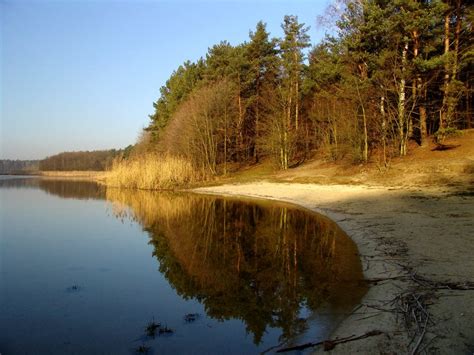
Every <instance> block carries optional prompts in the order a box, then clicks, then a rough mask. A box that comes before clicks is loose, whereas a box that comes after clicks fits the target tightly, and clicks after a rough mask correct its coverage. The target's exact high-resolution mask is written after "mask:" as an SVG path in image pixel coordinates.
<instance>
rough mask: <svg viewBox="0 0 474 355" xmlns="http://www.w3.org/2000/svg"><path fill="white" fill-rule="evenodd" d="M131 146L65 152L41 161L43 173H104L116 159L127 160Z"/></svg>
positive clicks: (40, 167) (40, 165) (40, 166)
mask: <svg viewBox="0 0 474 355" xmlns="http://www.w3.org/2000/svg"><path fill="white" fill-rule="evenodd" d="M131 148H132V147H131V146H129V147H127V148H125V149H110V150H94V151H85V152H63V153H59V154H56V155H52V156H50V157H47V158H45V159H43V160H40V161H39V170H41V171H73V170H76V171H85V170H94V171H104V170H106V169H108V168H110V167H111V166H112V161H113V159H115V158H121V159H123V158H126V157H127V155H128V154H129V153H130V150H131Z"/></svg>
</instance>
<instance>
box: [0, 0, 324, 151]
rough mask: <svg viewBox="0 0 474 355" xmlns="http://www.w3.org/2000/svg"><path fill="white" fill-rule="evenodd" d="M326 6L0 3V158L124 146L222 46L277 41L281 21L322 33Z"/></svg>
mask: <svg viewBox="0 0 474 355" xmlns="http://www.w3.org/2000/svg"><path fill="white" fill-rule="evenodd" d="M327 5H328V0H321V1H317V0H293V1H291V0H287V1H278V0H275V1H273V0H260V1H259V0H254V1H252V0H243V1H230V0H222V1H218V0H213V1H211V0H207V1H198V0H196V1H190V0H188V1H184V0H183V1H181V0H175V1H171V0H170V1H112V0H95V1H94V0H88V1H77V0H69V1H65V0H63V1H40V0H36V1H34V0H31V1H21V0H17V1H13V0H0V26H1V27H0V36H1V37H0V41H1V42H0V43H1V45H0V61H1V62H0V67H1V72H0V79H1V88H0V90H1V92H0V97H1V102H0V104H1V121H0V140H1V142H0V159H38V158H44V157H46V156H48V155H52V154H56V153H59V152H62V151H73V150H94V149H109V148H122V147H125V146H127V145H128V144H133V143H134V142H135V140H136V138H137V136H138V134H139V132H140V131H141V129H142V128H143V127H145V126H146V125H147V124H148V122H149V120H148V115H149V114H151V113H152V112H153V107H152V104H153V101H155V100H156V99H157V98H158V95H159V88H160V86H162V85H163V84H164V83H165V81H166V79H167V78H168V77H169V75H170V74H171V73H172V71H173V70H174V69H175V68H177V67H178V66H179V65H180V64H181V63H183V62H184V61H185V60H188V59H189V60H192V61H194V60H197V59H198V58H199V57H201V56H204V55H205V53H206V51H207V48H208V47H210V46H212V45H213V44H215V43H218V42H220V41H221V40H228V41H229V42H230V43H231V44H238V43H241V42H243V41H245V40H247V39H248V34H249V30H252V29H254V28H255V25H256V23H257V22H258V21H259V20H263V21H264V22H266V23H267V29H268V30H269V31H270V32H271V34H272V35H273V36H280V35H281V33H282V31H281V28H280V24H281V22H282V19H283V16H284V15H286V14H292V15H297V16H298V17H299V20H300V22H304V23H305V24H306V25H309V26H311V30H310V35H311V40H312V43H313V44H314V43H316V42H317V41H319V40H320V39H321V38H322V36H323V34H324V32H323V30H322V29H320V28H318V26H317V24H316V18H317V16H318V15H322V14H323V13H324V9H325V8H326V6H327Z"/></svg>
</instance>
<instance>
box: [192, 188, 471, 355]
mask: <svg viewBox="0 0 474 355" xmlns="http://www.w3.org/2000/svg"><path fill="white" fill-rule="evenodd" d="M468 186H469V185H468ZM468 186H467V187H466V186H465V188H464V189H460V188H459V187H440V186H432V187H423V188H416V187H376V186H367V185H317V184H296V183H272V182H255V183H248V184H235V185H222V186H213V187H204V188H198V189H195V190H194V191H196V192H199V193H212V194H219V195H233V196H251V197H255V198H264V199H274V200H281V201H286V202H289V203H293V204H296V205H299V206H303V207H305V208H308V209H309V210H311V211H314V212H318V213H321V214H323V215H326V216H328V217H329V218H331V219H332V220H334V221H335V222H337V223H338V224H339V226H340V227H342V228H343V229H344V230H345V231H346V233H347V234H348V235H349V236H350V237H351V238H352V239H353V240H354V241H355V242H356V244H357V245H358V248H359V253H360V258H361V261H362V264H363V268H364V275H365V277H366V279H367V280H369V284H370V286H371V287H370V289H369V292H368V293H367V294H366V296H365V298H364V299H363V302H362V304H361V305H360V306H359V307H357V308H356V309H354V310H353V312H352V313H351V314H350V315H348V317H347V318H346V319H345V320H344V321H343V322H342V323H341V324H340V325H339V326H338V327H337V329H336V330H335V332H334V333H333V334H332V336H331V339H341V338H345V337H348V336H352V335H355V336H359V335H364V334H366V333H368V332H371V331H374V330H377V331H380V332H381V334H379V335H374V336H370V337H367V338H364V339H360V340H355V341H350V342H347V343H342V344H337V346H336V347H335V348H334V349H333V350H332V352H334V353H341V354H348V353H361V354H368V353H376V354H395V353H439V354H446V353H450V354H454V353H456V354H472V353H473V351H474V256H473V255H474V203H473V202H474V196H473V190H472V189H470V188H469V187H468ZM314 350H315V351H316V352H317V351H323V349H322V347H315V348H314Z"/></svg>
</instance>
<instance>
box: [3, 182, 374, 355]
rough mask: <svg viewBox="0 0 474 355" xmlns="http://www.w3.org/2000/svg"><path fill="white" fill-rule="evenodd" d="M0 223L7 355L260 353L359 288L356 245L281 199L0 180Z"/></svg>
mask: <svg viewBox="0 0 474 355" xmlns="http://www.w3.org/2000/svg"><path fill="white" fill-rule="evenodd" d="M0 218H1V219H0V231H1V238H0V258H1V263H0V288H1V289H0V297H1V298H0V353H1V354H3V355H5V354H24V353H28V354H69V353H70V354H96V353H101V354H103V353H107V354H109V353H110V354H132V353H135V352H136V350H137V348H138V347H139V346H146V347H149V348H150V350H149V353H150V354H189V353H193V354H201V353H202V354H216V353H217V354H219V353H225V354H234V353H235V354H243V353H246V354H251V353H259V352H261V351H264V350H265V349H267V348H269V347H272V346H274V345H277V344H278V343H280V342H282V341H286V342H287V345H290V344H300V343H304V342H307V341H310V340H311V341H317V340H321V339H324V338H325V337H327V336H328V334H329V332H330V331H331V330H333V329H334V327H335V326H336V325H337V324H338V322H340V321H341V320H342V319H343V318H344V316H345V314H347V313H348V312H350V311H351V309H352V308H353V307H354V306H355V305H357V303H358V302H360V299H361V297H362V296H363V295H364V293H365V291H366V289H365V287H364V286H362V285H363V283H362V282H361V279H362V270H361V264H360V261H359V259H358V256H357V248H356V247H355V245H354V243H353V242H352V241H351V240H350V239H349V238H348V237H347V236H346V235H345V234H344V233H343V232H342V231H341V230H340V229H339V228H338V227H337V226H336V225H335V224H334V223H332V222H331V221H329V220H328V219H326V218H323V217H321V216H317V215H314V214H309V213H307V212H306V211H304V210H300V209H297V208H294V207H290V206H288V205H285V204H279V203H274V202H272V203H268V202H267V203H263V202H258V203H257V202H254V201H248V200H235V199H223V198H217V197H210V196H200V195H195V194H171V193H152V192H143V191H135V192H133V191H123V190H117V189H107V190H106V189H105V188H103V187H100V186H98V185H96V184H94V183H90V182H73V181H60V180H47V179H38V178H7V177H0ZM189 314H192V315H193V316H189ZM186 315H188V317H187V318H186ZM150 322H155V323H161V325H162V327H164V326H166V327H168V328H169V329H172V330H173V333H169V334H162V335H159V334H158V331H157V332H156V335H155V337H153V336H152V335H147V334H146V330H145V328H146V326H147V325H148V324H149V323H150Z"/></svg>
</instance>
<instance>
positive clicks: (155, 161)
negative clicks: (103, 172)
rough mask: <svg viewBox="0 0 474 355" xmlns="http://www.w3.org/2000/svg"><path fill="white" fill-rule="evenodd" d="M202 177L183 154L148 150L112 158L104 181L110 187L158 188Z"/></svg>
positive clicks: (181, 184) (188, 182)
mask: <svg viewBox="0 0 474 355" xmlns="http://www.w3.org/2000/svg"><path fill="white" fill-rule="evenodd" d="M203 179H204V175H203V174H202V173H200V172H199V171H198V170H197V169H196V168H195V167H194V166H193V165H192V164H191V163H190V162H189V161H187V160H185V159H183V158H180V157H174V156H169V155H163V156H160V155H158V154H152V153H150V154H147V155H144V156H140V157H135V158H131V159H126V160H116V161H114V162H113V164H112V168H111V170H110V171H109V173H108V174H107V179H106V183H107V185H109V186H114V187H126V188H134V189H145V190H159V189H171V188H176V187H185V186H188V185H190V184H192V183H194V182H197V181H202V180H203Z"/></svg>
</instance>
